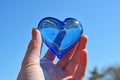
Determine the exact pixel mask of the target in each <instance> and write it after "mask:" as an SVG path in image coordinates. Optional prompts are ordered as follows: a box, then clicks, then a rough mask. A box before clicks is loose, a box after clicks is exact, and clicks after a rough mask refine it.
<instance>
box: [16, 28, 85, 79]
mask: <svg viewBox="0 0 120 80" xmlns="http://www.w3.org/2000/svg"><path fill="white" fill-rule="evenodd" d="M32 36H33V38H32V40H31V42H30V44H29V46H28V50H27V52H26V56H25V58H24V60H23V64H22V68H21V71H20V73H19V76H18V80H82V79H83V78H84V75H85V71H86V66H87V51H86V49H85V48H86V43H87V37H86V36H85V35H83V36H82V37H81V39H80V41H79V42H78V43H77V44H76V46H75V47H74V48H73V49H72V50H71V51H70V52H69V53H68V54H66V55H65V56H64V57H63V58H62V59H60V60H59V61H58V62H57V63H56V64H54V63H53V61H54V59H55V55H54V54H52V53H51V51H50V50H48V52H47V53H46V55H45V56H44V57H43V58H42V59H41V61H40V59H39V58H40V52H41V45H42V39H41V35H40V33H39V31H38V30H37V29H33V32H32Z"/></svg>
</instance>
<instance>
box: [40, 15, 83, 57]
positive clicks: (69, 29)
mask: <svg viewBox="0 0 120 80" xmlns="http://www.w3.org/2000/svg"><path fill="white" fill-rule="evenodd" d="M38 29H39V30H40V32H41V35H42V39H43V41H44V43H45V44H46V45H47V46H48V47H49V48H50V50H51V51H52V52H53V53H54V54H55V55H56V56H57V57H58V58H59V59H61V58H62V57H63V56H64V55H65V54H66V53H68V52H69V51H70V50H71V49H72V48H73V47H74V46H75V44H76V43H77V42H78V41H79V40H80V37H81V35H82V34H83V27H82V25H81V24H80V22H79V21H78V20H76V19H74V18H66V19H65V20H64V21H60V20H58V19H55V18H53V17H46V18H44V19H42V20H41V21H40V23H39V24H38Z"/></svg>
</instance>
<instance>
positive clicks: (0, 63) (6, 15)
mask: <svg viewBox="0 0 120 80" xmlns="http://www.w3.org/2000/svg"><path fill="white" fill-rule="evenodd" d="M47 16H52V17H56V18H58V19H60V20H64V19H65V18H67V17H74V18H77V19H79V20H80V21H81V23H82V25H83V27H84V34H86V35H87V36H88V38H89V41H88V45H87V49H88V55H89V56H88V58H89V61H88V68H87V74H86V80H87V78H88V77H89V76H90V75H89V71H91V70H93V68H94V67H95V66H98V68H99V69H102V68H106V67H108V66H110V65H116V64H120V0H0V80H16V77H17V75H18V72H19V70H20V67H21V62H22V59H23V57H24V55H25V52H26V48H27V45H28V43H29V41H30V39H31V30H32V28H33V27H35V28H36V27H37V25H38V23H39V21H40V20H41V19H42V18H44V17H47ZM46 50H47V48H46V47H45V46H44V49H43V51H42V54H43V53H44V52H45V51H46Z"/></svg>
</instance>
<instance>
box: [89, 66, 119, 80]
mask: <svg viewBox="0 0 120 80" xmlns="http://www.w3.org/2000/svg"><path fill="white" fill-rule="evenodd" d="M90 73H91V77H90V78H89V80H120V67H109V68H107V69H105V70H104V71H103V72H102V73H100V72H98V70H97V68H94V70H93V71H91V72H90Z"/></svg>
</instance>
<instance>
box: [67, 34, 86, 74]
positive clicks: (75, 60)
mask: <svg viewBox="0 0 120 80" xmlns="http://www.w3.org/2000/svg"><path fill="white" fill-rule="evenodd" d="M86 44H87V37H86V36H85V35H83V36H82V38H81V41H80V42H79V45H78V48H77V50H76V53H75V54H74V55H73V57H72V59H71V60H70V62H69V63H68V64H67V65H66V67H65V70H66V71H68V72H69V73H70V74H71V75H73V74H74V72H75V71H76V69H77V67H78V64H79V62H80V61H79V59H80V55H81V53H80V52H81V51H82V49H84V48H86ZM71 65H72V66H71Z"/></svg>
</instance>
